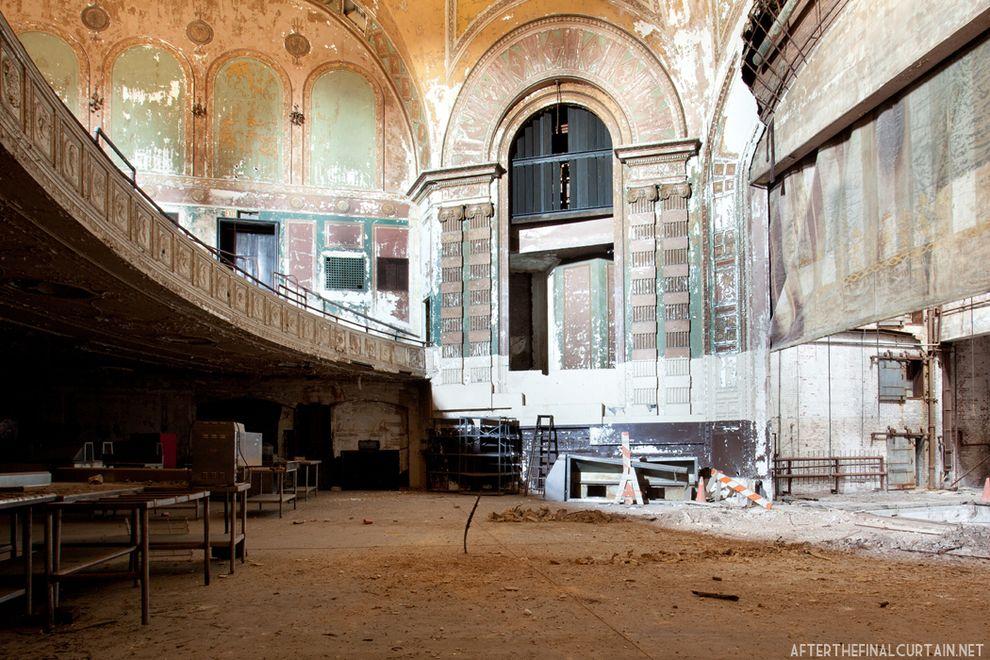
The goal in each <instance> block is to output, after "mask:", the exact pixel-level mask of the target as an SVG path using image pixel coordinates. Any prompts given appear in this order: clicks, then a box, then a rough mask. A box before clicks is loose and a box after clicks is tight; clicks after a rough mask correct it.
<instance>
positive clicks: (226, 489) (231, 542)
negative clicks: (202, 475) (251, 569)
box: [209, 481, 251, 574]
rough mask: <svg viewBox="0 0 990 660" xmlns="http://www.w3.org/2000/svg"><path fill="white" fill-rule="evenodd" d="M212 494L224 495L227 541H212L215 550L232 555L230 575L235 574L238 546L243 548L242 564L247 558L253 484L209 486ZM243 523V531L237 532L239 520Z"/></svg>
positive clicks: (240, 482)
mask: <svg viewBox="0 0 990 660" xmlns="http://www.w3.org/2000/svg"><path fill="white" fill-rule="evenodd" d="M209 489H210V492H212V493H214V494H220V493H223V498H224V499H223V533H224V534H226V535H227V537H226V539H218V540H216V541H211V545H212V546H213V547H214V548H223V547H226V548H227V550H228V552H229V553H230V573H231V574H233V573H234V556H235V555H236V554H237V546H238V544H240V546H241V563H242V564H243V563H244V561H245V560H246V558H247V494H248V491H249V490H251V484H250V483H249V482H246V481H239V482H237V483H235V484H231V485H228V486H209ZM238 499H239V500H240V512H239V513H240V515H239V516H238V515H237V513H238V511H237V503H238ZM238 518H240V521H241V531H240V532H235V531H234V530H235V526H236V523H237V519H238Z"/></svg>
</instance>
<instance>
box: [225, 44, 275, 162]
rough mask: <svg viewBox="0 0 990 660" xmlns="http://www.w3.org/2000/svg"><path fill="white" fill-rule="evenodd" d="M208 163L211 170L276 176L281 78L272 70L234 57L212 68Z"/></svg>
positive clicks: (252, 61)
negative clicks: (211, 141)
mask: <svg viewBox="0 0 990 660" xmlns="http://www.w3.org/2000/svg"><path fill="white" fill-rule="evenodd" d="M213 103H214V119H213V122H214V124H213V128H214V131H213V139H214V144H213V148H214V169H215V172H216V175H217V176H220V177H231V178H237V179H249V180H258V181H280V180H281V179H282V171H283V170H282V158H283V156H282V154H283V149H284V146H283V144H282V134H283V128H284V125H285V123H286V122H287V121H288V118H287V117H283V107H282V83H281V81H280V80H279V77H278V75H277V74H276V73H275V71H274V70H272V68H271V67H270V66H268V65H267V64H265V63H264V62H260V61H258V60H256V59H253V58H250V57H236V58H234V59H232V60H231V61H229V62H227V63H226V64H224V65H223V67H222V68H221V69H220V71H219V72H218V73H217V78H216V84H215V87H214V98H213Z"/></svg>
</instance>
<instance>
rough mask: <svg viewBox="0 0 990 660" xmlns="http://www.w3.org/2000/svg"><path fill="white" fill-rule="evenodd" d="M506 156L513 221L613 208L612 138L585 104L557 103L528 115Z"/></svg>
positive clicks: (586, 214)
mask: <svg viewBox="0 0 990 660" xmlns="http://www.w3.org/2000/svg"><path fill="white" fill-rule="evenodd" d="M509 161H510V167H511V174H510V179H509V188H510V194H511V197H512V209H511V213H512V219H513V222H533V221H541V220H544V219H548V218H550V217H553V218H558V219H559V218H563V217H568V216H572V217H589V216H593V215H607V214H610V213H611V212H612V138H611V136H610V135H609V133H608V129H607V128H605V124H603V123H602V121H601V120H600V119H599V118H598V117H596V116H595V115H594V114H593V113H591V112H589V111H588V110H585V109H584V108H581V107H579V106H575V105H564V104H559V105H555V106H553V107H550V108H547V109H546V110H542V111H540V112H538V113H537V114H535V115H533V116H532V117H531V118H530V119H529V121H527V122H526V123H525V124H524V125H523V126H522V128H520V129H519V132H518V133H517V134H516V138H515V141H514V142H513V145H512V150H511V152H510V154H509Z"/></svg>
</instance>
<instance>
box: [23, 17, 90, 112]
mask: <svg viewBox="0 0 990 660" xmlns="http://www.w3.org/2000/svg"><path fill="white" fill-rule="evenodd" d="M20 36H21V43H22V44H24V48H25V49H26V50H27V52H28V55H30V56H31V59H33V60H34V63H35V64H37V65H38V70H40V71H41V73H42V75H43V76H45V80H47V81H48V84H49V85H51V86H52V89H54V90H55V93H56V94H58V97H59V98H60V99H62V102H63V103H65V105H66V106H68V108H69V110H71V111H72V112H73V114H75V115H76V116H77V117H80V116H81V115H80V109H79V61H78V60H77V59H76V53H75V51H73V50H72V47H71V46H69V44H67V43H65V41H63V40H62V39H61V38H60V37H56V36H55V35H54V34H49V33H47V32H25V33H23V34H21V35H20Z"/></svg>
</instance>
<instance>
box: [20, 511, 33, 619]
mask: <svg viewBox="0 0 990 660" xmlns="http://www.w3.org/2000/svg"><path fill="white" fill-rule="evenodd" d="M21 523H22V524H23V525H24V527H23V529H21V554H23V555H24V601H25V603H24V613H25V614H27V615H28V616H31V614H32V613H33V610H34V608H33V607H32V605H33V603H34V600H33V598H34V584H33V582H34V564H33V558H32V556H31V555H32V554H34V547H33V546H34V542H33V540H32V538H31V534H32V529H31V528H32V527H33V526H34V507H31V506H29V507H27V509H25V511H24V520H22V521H21Z"/></svg>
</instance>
